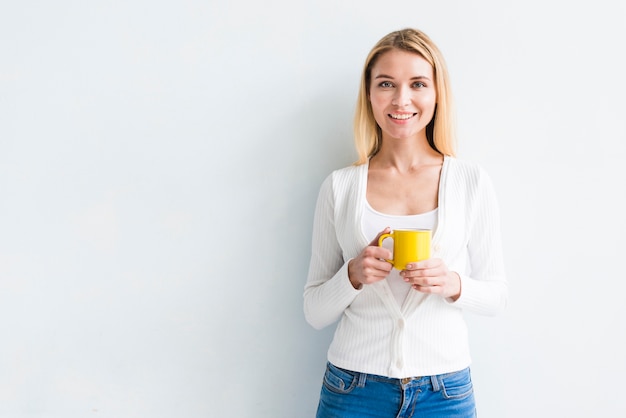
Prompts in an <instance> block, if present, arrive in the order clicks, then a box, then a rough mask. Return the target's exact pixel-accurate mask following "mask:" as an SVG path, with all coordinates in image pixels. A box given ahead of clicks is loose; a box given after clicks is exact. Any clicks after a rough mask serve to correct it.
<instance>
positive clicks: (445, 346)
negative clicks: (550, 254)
mask: <svg viewBox="0 0 626 418" xmlns="http://www.w3.org/2000/svg"><path fill="white" fill-rule="evenodd" d="M367 173H368V164H363V165H359V166H350V167H346V168H343V169H340V170H336V171H334V172H333V173H331V174H330V175H329V176H328V177H327V178H326V180H325V181H324V182H323V184H322V186H321V188H320V192H319V196H318V200H317V205H316V209H315V219H314V224H313V236H312V253H311V261H310V266H309V274H308V279H307V282H306V285H305V287H304V314H305V317H306V320H307V321H308V322H309V324H311V325H312V326H313V327H314V328H316V329H321V328H323V327H326V326H328V325H331V324H333V323H335V322H336V321H337V320H339V324H338V325H337V328H336V330H335V335H334V338H333V341H332V343H331V345H330V348H329V350H328V360H329V361H330V362H331V363H333V364H334V365H336V366H338V367H341V368H344V369H348V370H353V371H359V372H363V373H371V374H377V375H382V376H388V377H395V378H404V377H413V376H430V375H436V374H442V373H448V372H452V371H457V370H461V369H464V368H465V367H468V366H469V365H470V362H471V359H470V353H469V346H468V339H467V327H466V324H465V320H464V318H463V310H468V311H471V312H475V313H479V314H485V315H493V314H496V313H498V312H499V311H501V310H502V309H504V307H505V305H506V302H507V295H508V290H507V284H506V277H505V272H504V263H503V256H502V247H501V237H500V219H499V211H498V204H497V201H496V197H495V194H494V191H493V187H492V183H491V180H490V179H489V177H488V175H487V174H486V173H485V171H484V170H483V169H482V168H480V167H479V166H477V165H476V164H472V163H468V162H465V161H461V160H458V159H456V158H453V157H445V158H444V162H443V167H442V170H441V177H440V182H439V201H438V207H439V210H438V216H439V217H438V221H437V229H436V231H434V234H433V237H432V251H431V256H432V257H437V258H441V259H443V260H444V261H445V263H446V265H447V266H448V268H449V269H450V270H453V271H456V272H457V273H458V274H459V275H460V276H461V297H460V298H459V299H457V300H456V301H455V302H451V301H449V300H447V299H444V298H442V297H441V296H438V295H425V294H422V293H420V292H418V291H415V290H411V291H410V292H409V295H408V296H407V298H406V300H405V301H404V304H403V305H402V306H400V305H398V303H397V302H396V300H395V299H394V296H393V294H392V292H391V290H390V288H389V285H388V284H387V281H386V280H382V281H380V282H377V283H373V284H370V285H364V286H362V288H361V289H359V290H356V289H354V287H352V285H351V284H350V281H349V279H348V269H347V266H348V261H350V260H351V259H352V258H354V257H356V256H357V255H358V254H359V253H360V252H361V251H362V250H363V248H365V247H366V246H367V245H368V244H369V240H368V239H367V238H366V237H365V236H364V234H363V230H362V226H361V225H362V222H361V221H362V214H363V206H364V204H365V202H366V200H365V199H366V198H365V195H366V189H367Z"/></svg>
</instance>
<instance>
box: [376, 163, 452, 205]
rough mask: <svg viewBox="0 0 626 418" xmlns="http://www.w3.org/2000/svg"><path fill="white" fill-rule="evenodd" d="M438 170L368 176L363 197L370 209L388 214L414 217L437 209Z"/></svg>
mask: <svg viewBox="0 0 626 418" xmlns="http://www.w3.org/2000/svg"><path fill="white" fill-rule="evenodd" d="M440 171H441V170H429V171H425V172H421V173H409V174H403V175H399V174H380V173H371V174H369V175H368V183H367V194H366V198H367V201H368V203H369V204H370V206H371V207H372V208H374V209H375V210H376V211H378V212H381V213H386V214H389V215H417V214H421V213H425V212H429V211H432V210H434V209H436V208H437V206H438V195H439V177H440V176H439V175H440Z"/></svg>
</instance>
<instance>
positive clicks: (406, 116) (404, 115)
mask: <svg viewBox="0 0 626 418" xmlns="http://www.w3.org/2000/svg"><path fill="white" fill-rule="evenodd" d="M415 115H417V113H389V114H388V115H387V116H389V117H390V118H391V119H395V120H408V119H411V118H412V117H413V116H415Z"/></svg>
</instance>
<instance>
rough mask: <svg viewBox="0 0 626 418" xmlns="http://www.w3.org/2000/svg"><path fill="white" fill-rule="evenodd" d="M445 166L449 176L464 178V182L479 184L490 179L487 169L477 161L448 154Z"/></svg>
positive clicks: (458, 178)
mask: <svg viewBox="0 0 626 418" xmlns="http://www.w3.org/2000/svg"><path fill="white" fill-rule="evenodd" d="M445 167H446V171H447V174H448V176H450V177H452V178H454V179H457V180H464V181H463V182H464V183H475V184H477V183H481V182H483V181H487V182H489V181H490V180H489V175H488V173H487V171H485V169H484V168H483V167H482V166H481V165H480V164H479V163H477V162H475V161H470V160H464V159H460V158H456V157H448V156H446V157H445Z"/></svg>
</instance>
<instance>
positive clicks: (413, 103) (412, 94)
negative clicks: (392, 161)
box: [369, 49, 437, 142]
mask: <svg viewBox="0 0 626 418" xmlns="http://www.w3.org/2000/svg"><path fill="white" fill-rule="evenodd" d="M370 80H371V81H370V86H369V99H370V103H371V105H372V111H373V114H374V118H375V119H376V122H377V123H378V126H380V128H381V130H382V133H383V142H384V141H385V139H387V138H391V139H423V140H425V139H426V130H425V128H426V126H427V125H428V123H429V122H430V121H431V119H432V118H433V116H434V114H435V105H436V103H437V91H436V88H435V82H434V74H433V67H432V66H431V65H430V64H429V63H428V61H426V60H425V59H424V58H423V57H422V56H421V55H419V54H416V53H412V52H406V51H402V50H399V49H391V50H389V51H387V52H385V53H383V54H382V55H381V56H379V57H378V59H377V60H376V63H375V64H374V66H373V67H372V71H371V77H370Z"/></svg>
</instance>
